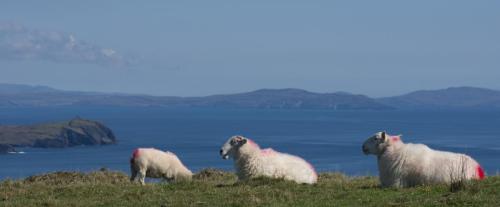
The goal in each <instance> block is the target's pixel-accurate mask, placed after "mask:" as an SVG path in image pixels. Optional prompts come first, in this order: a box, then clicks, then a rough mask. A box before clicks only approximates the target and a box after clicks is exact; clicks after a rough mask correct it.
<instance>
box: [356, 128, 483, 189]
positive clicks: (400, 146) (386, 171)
mask: <svg viewBox="0 0 500 207" xmlns="http://www.w3.org/2000/svg"><path fill="white" fill-rule="evenodd" d="M362 148H363V152H364V153H365V154H374V155H376V156H377V161H378V168H379V177H380V182H381V184H382V186H383V187H411V186H415V185H424V184H439V183H441V184H451V183H453V182H457V181H465V180H471V179H478V180H481V179H483V178H484V177H485V175H484V171H483V168H481V166H480V165H479V164H478V163H477V162H476V161H475V160H474V159H472V158H471V157H469V156H467V155H465V154H459V153H452V152H444V151H438V150H433V149H430V148H429V147H427V146H426V145H423V144H412V143H408V144H405V143H403V141H402V140H401V137H400V136H390V135H388V134H386V133H385V132H378V133H376V134H375V135H374V136H372V137H370V138H368V139H367V140H366V141H365V143H364V144H363V147H362Z"/></svg>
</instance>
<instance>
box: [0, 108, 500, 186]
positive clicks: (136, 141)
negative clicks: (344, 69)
mask: <svg viewBox="0 0 500 207" xmlns="http://www.w3.org/2000/svg"><path fill="white" fill-rule="evenodd" d="M75 117H81V118H85V119H91V120H97V121H100V122H102V123H103V124H105V125H106V126H108V127H110V128H111V129H112V130H113V132H114V134H115V136H116V137H117V140H118V143H117V144H115V145H107V146H77V147H71V148H62V149H55V148H50V149H44V148H18V150H19V151H22V152H23V153H17V154H7V155H0V162H1V166H0V180H5V179H21V178H24V177H27V176H31V175H37V174H43V173H48V172H55V171H81V172H89V171H94V170H99V169H102V168H106V169H109V170H115V171H123V172H125V173H130V172H129V171H130V167H129V158H130V156H131V153H132V151H133V150H134V149H135V148H138V147H154V148H158V149H161V150H168V151H171V152H174V153H175V154H177V156H178V157H179V158H180V159H181V160H182V161H183V162H184V164H185V165H186V166H187V167H188V168H190V169H191V170H192V171H194V172H197V171H200V170H201V169H204V168H220V169H224V170H228V171H232V170H234V169H233V162H232V161H231V160H223V159H221V157H220V155H219V150H220V147H221V145H222V144H223V143H224V142H225V141H226V140H227V139H228V138H229V137H231V136H233V135H243V136H245V137H248V138H251V139H253V140H254V141H255V142H256V143H258V144H259V145H260V146H261V147H262V148H268V147H270V148H273V149H275V150H277V151H281V152H286V153H289V154H294V155H298V156H301V157H303V158H304V159H306V160H307V161H309V162H310V163H311V164H312V165H313V166H314V167H315V168H316V170H317V171H319V172H342V173H345V174H348V175H351V176H367V175H373V176H376V175H377V174H378V172H377V164H376V157H375V156H369V155H364V154H363V153H362V150H361V145H362V143H363V142H364V141H365V140H366V139H367V138H368V137H370V136H372V135H373V134H374V133H376V132H378V131H386V132H387V133H389V134H393V135H399V134H402V135H403V136H402V139H403V141H404V142H412V143H424V144H426V145H428V146H430V147H431V148H434V149H439V150H446V151H453V152H460V153H466V154H468V155H471V156H472V157H473V158H475V159H476V160H477V161H479V163H481V165H482V166H483V167H484V168H485V170H486V172H487V174H490V175H494V174H499V170H500V112H498V111H497V112H491V111H332V110H290V109H193V108H160V107H88V106H84V107H33V108H0V124H1V125H24V124H36V123H43V122H54V121H63V120H69V119H72V118H75Z"/></svg>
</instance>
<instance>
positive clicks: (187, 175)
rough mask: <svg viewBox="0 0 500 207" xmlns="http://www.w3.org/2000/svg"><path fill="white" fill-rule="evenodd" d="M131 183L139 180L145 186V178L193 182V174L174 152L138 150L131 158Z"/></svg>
mask: <svg viewBox="0 0 500 207" xmlns="http://www.w3.org/2000/svg"><path fill="white" fill-rule="evenodd" d="M130 170H131V177H130V181H131V182H133V181H135V180H136V178H137V177H138V178H139V182H140V183H141V184H142V185H144V178H145V177H150V178H164V179H165V180H167V181H172V180H173V181H178V180H191V177H192V175H193V173H192V172H191V171H190V170H189V169H187V168H186V167H185V166H184V165H183V164H182V162H181V161H180V160H179V158H177V156H176V155H175V154H174V153H172V152H168V151H166V152H163V151H161V150H157V149H154V148H138V149H136V150H134V152H133V153H132V157H131V158H130Z"/></svg>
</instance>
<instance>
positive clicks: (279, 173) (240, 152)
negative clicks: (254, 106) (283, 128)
mask: <svg viewBox="0 0 500 207" xmlns="http://www.w3.org/2000/svg"><path fill="white" fill-rule="evenodd" d="M220 154H221V156H222V158H223V159H228V158H229V157H231V158H233V159H234V165H235V168H236V174H237V176H238V179H239V180H246V179H249V178H252V177H259V176H265V177H271V178H283V179H285V180H291V181H295V182H297V183H307V184H313V183H316V182H317V180H318V175H317V174H316V171H315V170H314V168H313V166H312V165H311V164H309V163H308V162H306V161H304V160H303V159H302V158H300V157H297V156H293V155H289V154H285V153H280V152H277V151H274V150H273V149H270V148H269V149H260V147H259V146H258V145H257V144H256V143H255V142H253V141H252V140H250V139H248V138H245V137H242V136H233V137H231V138H230V139H229V140H228V141H227V142H226V143H225V144H224V145H222V149H221V150H220Z"/></svg>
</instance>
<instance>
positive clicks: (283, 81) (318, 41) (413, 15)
mask: <svg viewBox="0 0 500 207" xmlns="http://www.w3.org/2000/svg"><path fill="white" fill-rule="evenodd" d="M0 4H1V5H0V82H3V83H22V84H32V85H47V86H51V87H55V88H59V89H68V90H85V91H104V92H127V93H144V94H154V95H180V96H198V95H209V94H218V93H235V92H243V91H251V90H255V89H260V88H303V89H306V90H310V91H315V92H335V91H347V92H352V93H357V94H366V95H369V96H374V97H380V96H388V95H397V94H401V93H406V92H409V91H412V90H417V89H438V88H446V87H449V86H465V85H467V86H478V87H486V88H492V89H500V81H498V80H499V78H500V24H499V23H500V12H498V11H500V1H494V0H491V1H486V0H485V1H459V0H450V1H444V0H440V1H435V0H434V1H431V0H421V1H397V0H395V1H353V0H350V1H347V0H346V1H247V2H242V1H239V2H238V1H147V2H146V1H50V3H48V2H47V1H43V2H42V1H2V3H0Z"/></svg>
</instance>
